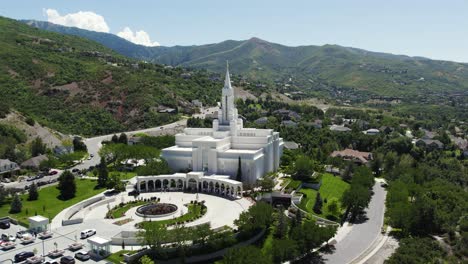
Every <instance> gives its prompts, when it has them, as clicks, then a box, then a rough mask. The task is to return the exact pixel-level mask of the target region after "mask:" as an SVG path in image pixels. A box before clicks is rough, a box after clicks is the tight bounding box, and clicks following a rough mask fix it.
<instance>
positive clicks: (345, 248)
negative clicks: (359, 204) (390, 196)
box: [323, 182, 387, 264]
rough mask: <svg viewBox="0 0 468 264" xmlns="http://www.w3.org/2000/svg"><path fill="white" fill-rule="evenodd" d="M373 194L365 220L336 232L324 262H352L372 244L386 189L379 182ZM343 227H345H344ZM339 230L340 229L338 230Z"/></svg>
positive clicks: (380, 221) (377, 233) (382, 217)
mask: <svg viewBox="0 0 468 264" xmlns="http://www.w3.org/2000/svg"><path fill="white" fill-rule="evenodd" d="M373 191H374V195H373V196H372V199H371V201H370V203H369V207H368V208H367V209H366V216H367V218H368V220H367V221H365V222H363V223H359V224H353V225H350V226H348V227H346V228H347V229H348V230H346V231H344V232H345V234H343V235H342V236H340V234H337V237H339V238H337V244H336V245H335V250H334V251H333V253H331V254H324V255H323V259H324V261H325V263H331V264H338V263H340V264H341V263H352V262H354V261H355V260H356V259H357V258H359V257H362V256H361V255H362V254H363V253H364V252H365V251H366V250H368V249H369V247H371V246H372V245H373V242H374V241H375V240H376V239H377V238H378V237H379V235H380V234H381V228H382V225H383V219H384V213H385V197H386V194H387V192H386V190H385V189H384V188H383V187H382V186H381V183H380V182H376V183H375V184H374V187H373ZM346 228H345V229H346ZM339 232H340V231H339Z"/></svg>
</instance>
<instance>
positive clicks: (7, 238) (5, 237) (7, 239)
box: [1, 233, 16, 242]
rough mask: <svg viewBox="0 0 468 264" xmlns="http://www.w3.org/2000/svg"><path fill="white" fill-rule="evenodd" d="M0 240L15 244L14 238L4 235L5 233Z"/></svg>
mask: <svg viewBox="0 0 468 264" xmlns="http://www.w3.org/2000/svg"><path fill="white" fill-rule="evenodd" d="M1 239H2V240H3V241H12V242H15V241H16V237H15V236H13V235H9V234H5V233H3V234H2V236H1Z"/></svg>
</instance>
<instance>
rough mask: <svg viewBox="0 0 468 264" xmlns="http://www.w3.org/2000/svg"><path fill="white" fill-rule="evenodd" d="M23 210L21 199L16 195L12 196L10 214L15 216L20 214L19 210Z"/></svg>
mask: <svg viewBox="0 0 468 264" xmlns="http://www.w3.org/2000/svg"><path fill="white" fill-rule="evenodd" d="M22 208H23V204H22V203H21V198H20V197H19V195H18V194H17V193H15V194H14V195H13V200H12V201H11V207H10V213H11V214H16V213H20V212H21V209H22Z"/></svg>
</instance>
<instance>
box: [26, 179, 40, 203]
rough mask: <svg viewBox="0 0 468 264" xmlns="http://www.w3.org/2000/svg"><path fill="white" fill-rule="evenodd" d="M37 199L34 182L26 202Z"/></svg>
mask: <svg viewBox="0 0 468 264" xmlns="http://www.w3.org/2000/svg"><path fill="white" fill-rule="evenodd" d="M38 198H39V192H38V191H37V185H36V183H35V182H33V183H32V184H31V187H29V191H28V201H35V200H37V199H38Z"/></svg>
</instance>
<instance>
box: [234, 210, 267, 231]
mask: <svg viewBox="0 0 468 264" xmlns="http://www.w3.org/2000/svg"><path fill="white" fill-rule="evenodd" d="M272 214H273V207H272V206H271V205H269V204H267V203H265V202H258V203H256V204H255V205H253V206H251V207H250V208H249V210H247V211H245V212H242V213H241V214H240V216H239V218H238V219H236V220H234V224H235V225H237V226H238V228H239V231H240V233H241V235H243V236H249V235H251V234H252V233H253V232H254V231H255V230H258V229H263V228H266V227H268V226H269V225H270V224H271V223H272Z"/></svg>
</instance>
